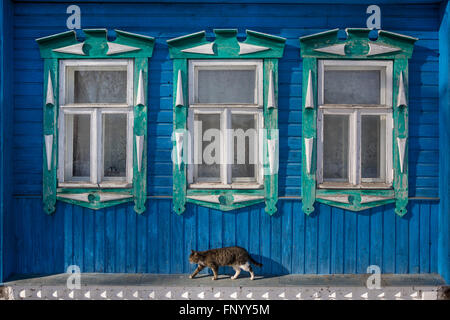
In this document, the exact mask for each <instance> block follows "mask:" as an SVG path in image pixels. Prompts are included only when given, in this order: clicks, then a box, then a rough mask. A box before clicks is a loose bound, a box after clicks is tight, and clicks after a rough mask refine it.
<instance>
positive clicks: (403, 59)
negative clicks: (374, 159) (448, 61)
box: [300, 28, 417, 216]
mask: <svg viewBox="0 0 450 320" xmlns="http://www.w3.org/2000/svg"><path fill="white" fill-rule="evenodd" d="M345 31H346V33H347V38H346V39H344V40H342V39H339V38H338V32H339V29H333V30H329V31H325V32H321V33H317V34H313V35H309V36H305V37H302V38H300V47H301V56H302V57H303V86H302V88H303V90H302V96H303V99H302V106H303V108H302V134H303V137H302V138H303V139H302V140H303V152H302V201H303V211H304V212H305V213H306V214H310V213H311V212H312V211H313V210H314V207H313V204H314V202H315V201H318V202H321V203H325V204H328V205H332V206H336V207H339V208H344V209H347V210H352V211H360V210H364V209H368V208H373V207H376V206H379V205H384V204H387V203H392V202H395V204H396V208H395V212H396V213H397V214H398V215H400V216H403V215H404V214H405V213H406V206H407V203H408V144H407V139H408V105H407V104H408V103H406V106H405V105H400V106H397V104H398V103H397V102H398V95H399V87H400V75H403V86H404V88H403V89H404V93H405V96H406V101H407V97H408V59H409V58H410V57H411V55H412V52H413V47H414V43H415V41H417V39H416V38H413V37H410V36H405V35H400V34H397V33H393V32H388V31H384V30H380V31H378V38H377V39H376V40H374V41H372V40H370V39H369V32H370V31H371V30H370V29H363V28H349V29H346V30H345ZM318 59H359V60H376V59H384V60H387V59H389V60H393V61H394V66H393V92H392V99H393V101H392V102H393V103H392V108H393V120H394V130H393V141H392V146H393V147H392V148H393V159H392V161H393V169H394V176H393V189H391V190H351V189H346V190H323V189H317V186H316V157H317V152H316V150H317V149H316V146H317V139H316V123H317V111H316V110H317V105H316V104H317V60H318ZM309 74H311V77H312V82H311V83H312V86H313V88H312V92H313V101H314V102H313V103H312V104H313V108H305V102H306V96H307V90H308V80H309V79H308V78H309ZM309 138H314V141H313V144H312V145H313V147H312V156H311V170H310V173H309V174H308V172H307V170H306V162H307V161H306V156H307V155H306V152H305V149H306V148H305V139H309ZM399 139H400V140H399ZM403 144H404V148H402V147H403ZM399 145H400V147H399ZM403 150H404V152H403ZM400 153H402V154H401V155H400ZM400 159H403V163H402V165H401V164H400ZM320 197H322V198H320ZM368 199H369V200H370V201H369V200H368ZM374 199H375V200H374Z"/></svg>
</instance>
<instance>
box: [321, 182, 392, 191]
mask: <svg viewBox="0 0 450 320" xmlns="http://www.w3.org/2000/svg"><path fill="white" fill-rule="evenodd" d="M318 188H320V189H356V190H359V189H392V184H387V183H384V182H365V183H361V184H360V185H353V184H350V183H348V182H324V183H321V184H319V185H318Z"/></svg>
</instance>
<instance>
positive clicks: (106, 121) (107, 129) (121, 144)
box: [103, 114, 127, 177]
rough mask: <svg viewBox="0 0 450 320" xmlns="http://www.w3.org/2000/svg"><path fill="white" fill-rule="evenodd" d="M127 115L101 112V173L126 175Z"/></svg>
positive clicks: (111, 175) (109, 175) (106, 175)
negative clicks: (102, 171)
mask: <svg viewBox="0 0 450 320" xmlns="http://www.w3.org/2000/svg"><path fill="white" fill-rule="evenodd" d="M126 166H127V115H126V114H103V170H104V173H103V175H104V176H105V177H126V175H127V174H126Z"/></svg>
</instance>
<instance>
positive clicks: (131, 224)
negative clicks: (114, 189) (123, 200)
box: [121, 204, 137, 273]
mask: <svg viewBox="0 0 450 320" xmlns="http://www.w3.org/2000/svg"><path fill="white" fill-rule="evenodd" d="M121 206H123V207H124V212H125V219H126V221H127V223H126V226H127V227H126V252H127V253H126V258H125V259H126V263H125V270H126V272H132V273H133V272H136V262H137V258H136V250H137V238H136V237H137V226H136V218H137V217H136V215H137V214H136V212H134V211H133V210H132V209H131V207H130V206H128V205H127V204H122V205H121Z"/></svg>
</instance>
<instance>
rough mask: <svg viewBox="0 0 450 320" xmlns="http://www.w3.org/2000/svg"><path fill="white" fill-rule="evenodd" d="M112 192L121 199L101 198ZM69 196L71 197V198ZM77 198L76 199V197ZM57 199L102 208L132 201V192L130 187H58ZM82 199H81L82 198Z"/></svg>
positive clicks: (92, 207)
mask: <svg viewBox="0 0 450 320" xmlns="http://www.w3.org/2000/svg"><path fill="white" fill-rule="evenodd" d="M109 194H114V195H115V196H123V197H124V198H122V199H103V201H102V197H103V196H105V195H109ZM69 197H73V198H72V199H71V198H69ZM77 198H78V199H77ZM57 199H58V200H59V201H63V202H66V203H70V204H75V205H79V206H81V207H84V208H89V209H94V210H98V209H103V208H107V207H112V206H115V205H118V204H122V203H126V202H131V201H133V193H132V190H130V189H93V188H87V189H67V188H66V189H58V195H57ZM82 199H83V200H82Z"/></svg>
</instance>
